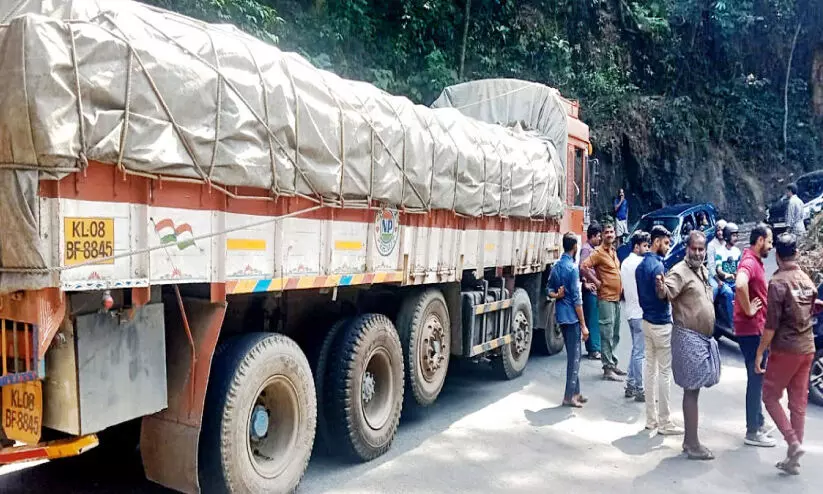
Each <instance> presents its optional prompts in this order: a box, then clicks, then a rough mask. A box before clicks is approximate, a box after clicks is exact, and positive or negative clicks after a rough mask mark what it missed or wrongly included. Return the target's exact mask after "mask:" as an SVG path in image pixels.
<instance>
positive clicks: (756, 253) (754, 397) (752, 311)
mask: <svg viewBox="0 0 823 494" xmlns="http://www.w3.org/2000/svg"><path fill="white" fill-rule="evenodd" d="M749 245H750V247H749V248H748V249H746V250H745V251H744V252H743V257H742V258H741V259H740V264H739V265H738V267H737V279H736V281H735V286H737V293H736V295H735V303H734V334H735V336H737V343H738V344H739V345H740V352H741V353H742V354H743V359H744V360H745V362H746V373H747V374H748V381H747V384H746V437H745V439H744V440H743V442H744V443H746V444H748V445H749V446H761V447H766V448H771V447H774V446H775V440H774V439H773V438H772V437H771V436H769V432H770V431H769V430H768V429H766V427H765V421H764V419H763V406H762V402H761V400H762V396H763V376H762V375H760V374H758V373H757V372H755V365H754V361H755V356H756V355H757V349H758V347H759V346H760V337H761V335H762V334H763V328H764V326H765V324H766V308H765V307H764V302H765V300H766V297H767V296H768V291H767V288H766V286H767V285H766V268H765V267H764V266H763V259H765V258H766V257H768V256H769V252H770V251H771V250H772V230H771V229H770V228H769V226H768V225H766V224H765V223H760V224H758V225H757V226H755V227H754V229H753V230H752V233H751V236H750V237H749ZM810 313H811V311H810Z"/></svg>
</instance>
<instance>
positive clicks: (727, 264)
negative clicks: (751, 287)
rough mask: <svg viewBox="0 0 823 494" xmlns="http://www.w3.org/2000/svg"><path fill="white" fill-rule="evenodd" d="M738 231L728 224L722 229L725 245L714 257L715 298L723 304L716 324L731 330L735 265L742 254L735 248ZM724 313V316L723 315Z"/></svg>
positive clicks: (734, 225) (731, 224) (735, 274)
mask: <svg viewBox="0 0 823 494" xmlns="http://www.w3.org/2000/svg"><path fill="white" fill-rule="evenodd" d="M739 231H740V229H739V228H738V226H737V225H736V224H734V223H728V224H727V225H726V228H724V229H723V238H724V239H725V240H726V245H724V246H722V247H720V248H719V249H717V253H716V254H715V256H714V259H715V266H716V267H715V274H716V275H717V281H718V283H719V287H718V290H717V296H718V297H719V298H721V300H722V302H721V301H718V302H717V303H718V304H721V303H722V304H723V305H721V307H723V308H724V310H723V311H718V314H717V316H718V317H717V323H718V324H720V325H721V326H725V327H726V328H729V329H731V328H732V317H733V314H734V290H735V278H736V277H737V265H738V263H740V257H741V256H742V254H743V253H742V252H741V251H740V248H739V247H738V246H737V237H738V233H739ZM723 312H725V314H724V313H723Z"/></svg>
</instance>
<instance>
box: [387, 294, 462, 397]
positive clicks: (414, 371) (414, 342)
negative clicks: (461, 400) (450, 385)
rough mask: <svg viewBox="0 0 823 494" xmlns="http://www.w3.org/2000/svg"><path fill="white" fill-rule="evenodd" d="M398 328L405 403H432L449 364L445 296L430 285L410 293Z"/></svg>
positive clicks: (401, 313)
mask: <svg viewBox="0 0 823 494" xmlns="http://www.w3.org/2000/svg"><path fill="white" fill-rule="evenodd" d="M397 332H398V333H399V334H400V343H401V344H402V346H403V361H404V363H405V366H406V390H405V397H406V403H407V404H411V403H412V402H414V403H416V404H417V405H419V406H421V407H427V406H429V405H431V404H432V403H434V401H435V400H436V399H437V396H438V395H439V394H440V391H441V390H442V389H443V383H445V382H446V373H447V371H448V368H449V354H450V353H451V322H450V320H449V309H448V307H447V306H446V299H445V297H443V294H442V293H441V292H440V290H436V289H431V290H426V291H424V292H418V293H415V294H413V295H410V296H409V297H407V298H406V300H405V301H404V302H403V306H402V307H401V308H400V312H399V314H398V315H397Z"/></svg>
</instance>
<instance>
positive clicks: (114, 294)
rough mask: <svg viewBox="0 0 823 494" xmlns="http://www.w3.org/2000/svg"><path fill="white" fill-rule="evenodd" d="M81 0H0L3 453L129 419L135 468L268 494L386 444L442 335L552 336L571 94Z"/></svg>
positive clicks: (195, 486)
mask: <svg viewBox="0 0 823 494" xmlns="http://www.w3.org/2000/svg"><path fill="white" fill-rule="evenodd" d="M103 3H104V2H76V1H75V2H70V1H63V2H61V1H57V2H42V1H38V0H25V1H22V2H14V5H13V6H7V7H0V53H2V54H3V57H2V59H0V190H2V193H1V194H0V225H2V233H3V235H2V237H0V338H1V339H2V341H1V342H0V343H1V344H0V362H1V363H2V376H0V386H2V433H0V440H2V450H0V464H7V463H14V462H22V461H30V460H42V459H55V458H60V457H66V456H72V455H77V454H81V453H83V452H85V451H87V450H89V449H91V448H94V447H95V446H97V445H98V442H99V441H100V442H101V445H102V446H105V445H106V435H107V434H110V433H111V434H112V437H114V436H115V435H119V436H123V434H114V433H115V432H122V431H124V430H127V429H129V428H134V429H137V430H139V448H140V454H141V457H142V461H143V464H144V467H145V472H146V475H147V477H148V478H149V479H151V480H152V481H154V482H157V483H159V484H162V485H164V486H167V487H169V488H172V489H175V490H178V491H181V492H199V491H201V490H202V491H206V492H232V493H239V492H288V491H291V490H293V489H294V488H295V487H296V486H297V484H298V483H299V481H300V479H301V478H302V476H303V473H304V471H305V469H306V465H307V463H308V460H309V457H310V455H311V453H312V450H313V449H314V448H322V449H323V450H324V451H327V452H329V453H332V454H338V455H342V456H344V457H347V458H350V459H352V460H355V461H368V460H371V459H373V458H376V457H378V456H380V455H382V454H383V453H385V452H386V451H387V450H388V449H389V447H390V446H391V443H392V440H393V438H394V436H395V433H396V430H397V427H398V422H399V419H400V414H401V413H402V412H403V411H404V410H409V409H411V408H413V407H426V406H429V405H431V404H432V403H434V402H435V400H436V399H437V397H438V394H439V393H440V392H441V390H442V389H443V384H444V381H445V379H446V376H447V372H448V368H449V362H450V360H451V359H453V358H460V359H467V360H473V361H476V362H479V363H487V364H490V365H491V366H493V367H494V368H495V369H496V370H497V371H498V372H499V373H500V375H501V376H502V377H503V378H505V379H514V378H516V377H518V376H519V375H521V373H522V372H523V370H524V368H525V367H526V364H527V361H528V358H529V355H530V353H531V351H532V349H533V348H534V349H538V350H542V351H543V352H544V353H549V354H551V353H556V352H558V351H560V349H561V348H562V344H563V341H562V337H561V335H560V334H559V333H558V331H557V329H556V327H555V325H554V324H553V321H552V317H551V314H552V311H551V310H550V307H549V306H548V303H547V302H546V294H545V292H544V290H545V288H544V287H545V284H546V280H547V278H548V272H549V270H550V266H551V265H552V263H553V262H555V261H556V260H557V259H558V258H559V255H560V239H561V232H567V231H573V232H576V233H578V234H580V235H581V236H582V233H583V225H584V222H585V221H586V206H587V202H588V197H587V192H586V191H587V190H588V189H589V185H588V183H587V182H588V176H589V175H590V173H589V168H590V167H591V164H590V163H589V162H588V154H589V151H590V145H589V137H588V127H587V126H586V125H585V124H583V123H582V122H581V121H580V120H579V118H578V109H579V108H578V105H577V103H576V102H572V101H569V100H566V99H564V98H562V97H561V96H560V94H559V93H558V92H557V91H556V90H554V89H551V88H548V87H546V86H543V85H540V84H535V83H529V82H523V81H517V80H503V79H498V80H484V81H476V82H471V83H465V84H460V85H457V86H453V87H450V88H447V89H446V90H445V91H444V92H443V94H442V95H441V97H440V98H439V99H438V100H437V101H436V102H435V103H434V104H433V105H432V107H431V108H429V107H423V106H417V105H413V104H412V103H411V102H410V101H408V100H406V99H405V98H399V97H394V96H391V95H388V94H386V93H385V92H383V91H381V90H378V89H376V88H374V87H373V86H370V85H368V84H366V83H360V82H353V81H347V80H343V79H341V78H339V77H337V76H335V75H334V74H331V73H328V72H324V71H321V70H318V69H316V68H314V67H312V66H311V65H309V64H308V63H307V62H306V61H305V60H304V59H302V58H300V57H299V56H297V55H294V54H288V53H283V52H281V51H279V50H278V49H277V48H275V47H272V46H270V45H267V44H264V43H262V42H260V41H258V40H256V39H253V38H251V37H249V36H246V35H244V34H242V33H240V32H239V31H238V30H236V29H234V28H232V27H227V26H216V25H208V24H204V23H201V22H199V21H195V20H192V19H188V18H185V17H182V16H179V15H176V14H172V13H169V12H166V11H162V10H159V9H154V8H151V7H148V6H145V5H142V4H137V3H132V2H127V1H123V2H105V4H106V6H105V7H103V6H101V4H103ZM35 53H36V54H37V56H33V55H32V54H35ZM98 435H99V437H100V439H98Z"/></svg>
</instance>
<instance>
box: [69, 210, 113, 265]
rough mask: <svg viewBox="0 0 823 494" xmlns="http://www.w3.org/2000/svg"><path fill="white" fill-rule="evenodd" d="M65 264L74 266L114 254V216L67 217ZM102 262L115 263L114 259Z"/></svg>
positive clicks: (102, 262)
mask: <svg viewBox="0 0 823 494" xmlns="http://www.w3.org/2000/svg"><path fill="white" fill-rule="evenodd" d="M63 229H64V238H65V243H64V245H63V264H64V265H66V266H73V265H75V264H80V263H84V262H88V261H93V260H95V259H103V258H106V257H111V256H112V255H114V218H65V220H64V222H63ZM100 264H114V259H109V260H106V261H101V262H100Z"/></svg>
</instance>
